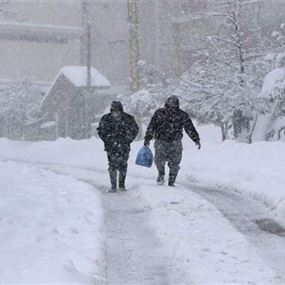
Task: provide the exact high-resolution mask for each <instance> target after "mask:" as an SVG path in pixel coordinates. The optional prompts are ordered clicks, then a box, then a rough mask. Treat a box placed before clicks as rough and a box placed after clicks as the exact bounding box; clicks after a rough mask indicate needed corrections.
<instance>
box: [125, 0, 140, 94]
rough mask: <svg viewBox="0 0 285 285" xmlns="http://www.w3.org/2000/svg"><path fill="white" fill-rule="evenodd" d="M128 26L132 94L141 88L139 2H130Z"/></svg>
mask: <svg viewBox="0 0 285 285" xmlns="http://www.w3.org/2000/svg"><path fill="white" fill-rule="evenodd" d="M128 24H129V52H130V77H131V85H130V89H131V91H132V92H136V91H138V90H139V88H140V78H139V71H138V62H139V58H140V47H139V19H138V0H128Z"/></svg>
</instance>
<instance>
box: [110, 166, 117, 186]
mask: <svg viewBox="0 0 285 285" xmlns="http://www.w3.org/2000/svg"><path fill="white" fill-rule="evenodd" d="M109 175H110V181H111V189H110V191H109V192H116V191H117V170H114V169H110V170H109Z"/></svg>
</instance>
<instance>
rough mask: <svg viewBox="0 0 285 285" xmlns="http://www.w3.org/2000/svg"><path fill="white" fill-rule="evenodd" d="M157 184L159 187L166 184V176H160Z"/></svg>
mask: <svg viewBox="0 0 285 285" xmlns="http://www.w3.org/2000/svg"><path fill="white" fill-rule="evenodd" d="M156 182H157V185H163V184H164V175H163V174H158V177H157V179H156Z"/></svg>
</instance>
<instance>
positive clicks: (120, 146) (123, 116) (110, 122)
mask: <svg viewBox="0 0 285 285" xmlns="http://www.w3.org/2000/svg"><path fill="white" fill-rule="evenodd" d="M97 131H98V135H99V137H100V138H101V139H102V140H103V142H104V144H105V151H107V152H115V153H117V154H122V155H123V154H125V153H126V152H129V151H130V144H131V142H132V141H133V140H134V139H135V138H136V136H137V134H138V131H139V127H138V125H137V123H136V121H135V119H134V117H133V116H131V115H129V114H127V113H125V112H124V110H123V106H122V104H121V102H119V101H114V102H112V104H111V110H110V113H108V114H106V115H104V116H103V117H102V118H101V120H100V123H99V127H98V128H97Z"/></svg>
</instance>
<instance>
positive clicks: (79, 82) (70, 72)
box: [55, 66, 110, 88]
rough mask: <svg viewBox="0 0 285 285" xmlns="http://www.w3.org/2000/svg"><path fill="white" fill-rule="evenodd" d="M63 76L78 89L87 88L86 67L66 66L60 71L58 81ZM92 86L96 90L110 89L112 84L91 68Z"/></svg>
mask: <svg viewBox="0 0 285 285" xmlns="http://www.w3.org/2000/svg"><path fill="white" fill-rule="evenodd" d="M62 74H63V75H64V76H65V77H66V78H67V79H68V80H69V81H70V82H72V83H73V85H74V86H76V87H84V86H87V68H86V66H65V67H63V68H62V69H61V70H60V71H59V73H58V75H57V77H56V79H57V78H58V77H59V76H60V75H62ZM56 79H55V80H56ZM91 86H92V87H95V88H109V87H110V82H109V80H108V79H107V78H106V77H105V76H104V75H103V74H101V73H100V72H99V71H98V70H97V69H96V68H94V67H91Z"/></svg>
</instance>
